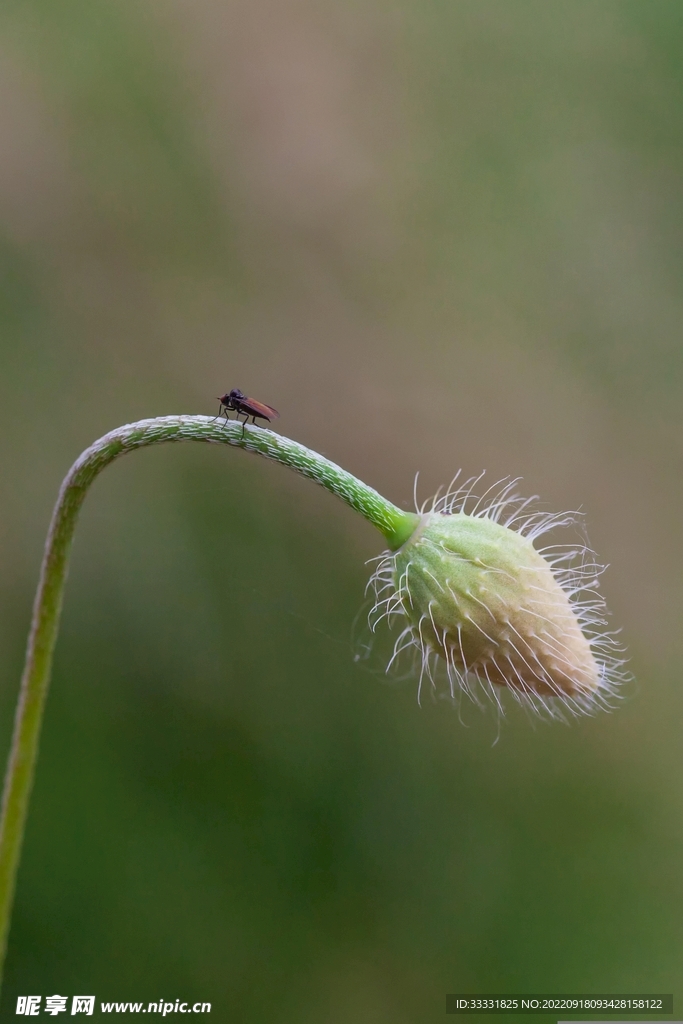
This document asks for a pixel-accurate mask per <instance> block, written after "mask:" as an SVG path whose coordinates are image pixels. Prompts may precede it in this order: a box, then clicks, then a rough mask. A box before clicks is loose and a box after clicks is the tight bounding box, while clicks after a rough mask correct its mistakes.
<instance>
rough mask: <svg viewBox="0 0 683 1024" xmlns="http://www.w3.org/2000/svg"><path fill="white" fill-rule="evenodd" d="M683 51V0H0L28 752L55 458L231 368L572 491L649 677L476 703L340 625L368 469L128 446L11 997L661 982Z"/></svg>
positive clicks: (291, 1003) (669, 903)
mask: <svg viewBox="0 0 683 1024" xmlns="http://www.w3.org/2000/svg"><path fill="white" fill-rule="evenodd" d="M682 48H683V9H682V7H681V4H680V2H679V0H647V2H643V0H601V2H600V3H595V2H594V0H567V2H564V3H550V4H549V3H547V0H516V2H515V3H511V2H510V0H457V2H456V3H453V2H452V0H422V2H420V3H418V2H417V0H395V2H393V3H384V2H382V0H373V2H372V3H359V2H357V0H337V2H335V3H332V2H331V0H329V2H328V0H231V2H227V0H116V2H114V3H112V2H111V0H64V2H61V3H54V2H52V0H5V2H4V3H3V5H2V11H1V12H0V266H1V271H0V365H1V372H0V459H1V460H2V471H1V473H0V487H1V489H2V496H1V511H0V613H1V616H2V623H3V626H2V630H1V631H0V679H1V680H2V683H1V688H0V738H1V739H2V741H3V749H4V748H5V746H6V744H7V742H8V739H9V731H10V725H11V717H12V713H13V707H14V702H15V698H16V692H17V684H18V677H19V674H20V669H21V663H22V658H23V648H24V643H25V636H26V631H27V628H28V622H29V615H30V606H31V602H32V597H33V591H34V587H35V583H36V579H37V573H38V567H39V562H40V557H41V550H42V544H43V540H44V536H45V531H46V527H47V523H48V519H49V515H50V511H51V507H52V504H53V502H54V499H55V496H56V492H57V489H58V486H59V483H60V480H61V478H62V477H63V475H64V473H65V472H66V470H67V469H68V467H69V465H70V463H71V462H72V460H73V459H74V458H75V457H76V456H77V454H78V453H79V452H80V451H81V450H82V449H83V448H84V447H85V446H86V445H87V444H88V443H90V442H91V441H92V440H94V439H95V438H96V437H98V436H99V435H100V434H102V433H104V432H105V431H106V430H108V429H110V428H112V427H114V426H117V425H119V424H121V423H124V422H127V421H130V420H134V419H138V418H142V417H147V416H152V415H156V414H165V413H179V412H187V413H191V412H203V413H212V412H213V411H215V408H216V405H217V403H216V402H215V401H214V396H215V395H217V394H220V393H221V392H222V391H223V390H225V389H228V388H230V387H233V386H237V387H241V388H242V389H243V390H245V391H247V392H248V393H250V394H253V395H255V396H256V397H258V398H261V399H262V400H264V401H266V402H269V403H271V404H272V405H274V406H276V407H277V408H278V409H280V410H281V412H282V418H281V420H280V421H279V424H278V427H279V428H280V429H282V431H283V432H285V433H287V434H289V435H290V436H292V437H295V438H297V439H298V440H301V441H303V442H304V443H306V444H309V445H310V446H312V447H313V448H316V449H318V450H319V451H322V452H324V453H325V454H326V455H328V456H329V457H331V458H333V459H335V460H336V461H338V462H340V463H341V464H342V465H343V466H345V467H346V468H348V469H350V470H352V471H354V472H356V473H357V474H358V475H360V476H361V477H362V478H363V479H365V480H366V481H368V482H369V483H371V484H373V485H374V486H376V487H377V488H378V489H379V490H381V491H382V492H383V493H385V494H386V495H387V496H388V497H390V498H391V499H393V500H394V501H396V502H397V503H399V504H402V505H405V506H406V507H409V506H410V505H411V504H412V488H413V479H414V475H415V473H416V472H417V471H418V470H419V471H420V474H421V475H420V483H419V491H420V494H421V496H422V497H426V496H427V495H428V494H429V493H430V492H431V491H433V490H434V489H435V488H436V487H437V486H438V484H440V483H443V482H446V481H448V480H449V479H450V478H451V476H452V475H453V474H454V472H455V471H456V470H457V469H458V468H459V467H462V469H463V471H464V472H465V474H466V475H470V474H473V473H479V472H480V471H481V470H482V469H486V470H487V480H489V479H490V480H494V479H496V478H497V477H502V476H505V475H507V474H512V475H515V476H516V475H520V476H522V477H523V478H524V484H523V489H524V490H525V492H527V493H538V494H540V495H542V499H543V503H544V504H543V507H545V508H552V509H563V508H578V507H580V508H582V509H583V510H584V511H585V513H586V522H587V527H588V531H589V535H590V538H591V541H592V543H593V545H594V547H595V548H596V549H597V551H598V552H599V554H600V556H601V558H602V559H603V560H605V561H607V562H609V563H611V568H610V569H609V570H608V573H607V575H606V577H605V579H604V589H605V592H606V595H607V599H608V602H609V604H610V606H611V608H612V610H613V613H614V622H615V624H617V625H620V626H622V627H623V631H624V632H623V636H624V639H625V641H626V642H627V644H628V647H629V651H630V654H631V659H632V661H631V667H632V669H633V672H634V674H635V676H636V678H637V684H636V685H634V686H633V687H632V688H631V689H630V690H629V693H628V695H627V700H626V701H625V702H624V704H623V706H622V707H621V708H620V709H619V710H618V711H617V712H616V713H614V714H612V715H601V716H599V717H597V718H595V719H590V720H585V721H580V722H576V723H574V724H572V725H571V727H569V728H567V727H565V726H563V725H537V726H534V725H533V724H531V723H529V722H528V721H527V720H526V718H525V717H524V716H522V715H514V714H513V715H511V717H510V719H509V720H508V721H506V722H505V723H504V724H503V726H502V728H501V729H500V737H499V738H498V742H497V743H494V741H495V740H496V738H497V736H498V726H497V723H496V720H495V716H493V715H491V714H489V715H481V714H479V713H478V712H476V713H475V712H474V711H471V712H468V713H467V714H464V715H463V718H464V724H461V723H460V722H459V720H458V716H457V714H456V713H454V712H453V710H452V709H450V708H449V707H448V706H446V705H444V703H443V702H436V703H432V702H431V701H429V700H425V701H423V706H422V708H421V709H420V708H418V706H417V703H416V685H415V681H414V680H411V679H408V680H405V681H403V682H400V683H399V682H396V681H391V680H387V679H385V677H384V676H383V674H382V672H381V659H382V657H383V656H384V655H383V651H382V650H381V649H379V650H377V651H376V652H375V655H373V658H374V660H373V658H371V659H370V660H369V661H368V662H362V661H354V649H353V643H352V640H351V634H352V624H353V620H354V618H355V617H356V614H357V612H358V610H359V609H360V608H361V606H362V603H363V588H364V585H365V581H366V576H367V569H366V567H365V566H364V561H365V559H367V558H370V557H372V556H373V555H375V554H377V553H379V551H380V550H381V548H382V543H381V537H380V536H379V534H376V533H375V532H374V531H373V530H372V528H371V527H370V526H368V525H367V524H365V523H364V522H363V521H362V520H360V518H359V517H357V516H355V515H354V514H353V513H351V512H350V510H348V509H347V508H346V507H345V506H343V505H342V504H341V503H339V502H337V501H336V500H335V499H334V498H332V497H331V496H330V495H328V494H326V493H324V492H322V491H319V490H317V489H316V488H315V487H314V486H313V485H311V484H310V483H308V482H305V481H301V480H299V479H297V478H295V477H294V476H293V475H292V474H288V473H287V472H286V471H285V470H282V469H280V468H279V467H275V466H273V465H270V464H266V463H262V462H259V461H257V460H255V459H249V458H248V457H247V456H246V455H244V454H243V453H240V452H236V451H232V450H229V449H221V450H214V449H213V448H211V449H209V448H205V447H203V446H199V445H197V446H186V447H183V446H170V447H168V448H165V449H156V450H150V451H145V452H142V453H139V454H136V455H135V457H134V458H131V459H129V460H123V461H122V462H121V463H118V464H116V465H115V466H113V467H112V468H111V469H109V470H107V472H106V474H104V476H103V477H102V478H101V479H100V480H99V481H98V482H97V484H96V486H95V487H94V489H93V492H92V494H91V495H90V496H89V498H88V501H87V503H86V506H85V509H84V512H83V516H82V522H81V525H80V529H79V532H78V535H77V541H76V545H75V550H74V555H73V563H72V570H71V576H70V581H69V586H68V592H67V600H66V606H65V613H64V619H63V630H62V634H61V637H60V641H59V646H58V651H57V656H56V666H55V675H54V680H53V688H52V691H51V694H50V699H49V705H48V713H47V718H46V723H45V729H44V735H43V742H42V750H41V757H40V762H39V767H38V775H37V781H36V787H35V792H34V798H33V804H32V808H31V815H30V821H29V826H28V832H27V839H26V846H25V853H24V858H23V863H22V866H21V873H20V878H19V886H18V894H17V903H16V911H15V915H14V922H13V928H12V934H11V940H10V953H9V959H8V965H7V974H6V984H5V988H4V991H3V1003H2V1013H3V1015H4V1016H3V1019H5V1018H6V1017H9V1016H12V1019H14V1018H13V1014H14V1005H15V1002H14V1001H15V999H16V996H17V994H22V993H23V994H27V993H42V994H43V995H48V994H52V993H54V992H59V993H61V994H67V995H73V994H79V993H94V994H96V995H97V997H98V999H117V1000H129V999H130V1000H137V999H140V1000H148V999H150V1000H151V999H157V998H164V999H173V1000H175V999H176V998H181V999H188V1000H208V1001H211V1002H212V1004H213V1016H212V1019H213V1020H217V1021H226V1022H227V1021H238V1020H239V1021H244V1022H251V1021H254V1022H256V1021H264V1020H271V1019H277V1020H278V1021H280V1022H281V1024H290V1022H291V1024H307V1022H316V1024H319V1022H325V1024H345V1022H348V1021H354V1022H358V1024H365V1022H368V1024H384V1022H391V1024H413V1022H422V1021H432V1020H438V1019H441V1018H442V1016H443V1013H444V1006H445V993H446V992H448V991H450V992H453V991H468V992H486V991H499V992H515V991H517V992H525V991H527V992H528V991H534V990H536V991H538V990H541V991H545V992H553V991H560V992H562V991H564V992H577V991H588V992H591V991H592V992H604V991H614V990H617V991H619V990H622V991H624V990H625V991H631V992H638V991H641V992H642V991H645V992H648V991H649V992H656V991H668V992H671V991H673V992H674V994H675V997H676V998H677V999H678V1000H679V1003H678V1004H677V1005H679V1006H680V999H681V998H683V968H682V967H681V964H682V963H683V913H682V912H681V909H682V899H683V872H682V870H681V864H682V862H683V772H682V771H681V768H682V764H681V722H682V720H683V689H682V687H681V667H680V666H681V654H682V653H683V652H682V636H683V630H682V629H681V615H682V612H683V580H682V574H681V565H682V562H683V558H682V554H683V552H682V537H681V527H680V522H681V516H680V509H681V497H682V495H681V490H682V479H683V477H682V474H681V459H682V455H683V450H682V449H683V446H682V439H683V432H682V427H683V422H682V421H683V411H682V410H683V403H682V401H681V399H682V398H683V344H682V339H681V325H682V320H683V289H682V286H681V280H682V271H683V244H682V241H681V240H682V238H683V233H682V229H683V187H682V186H683V121H682V119H681V109H682V107H683V61H682V59H681V53H682V52H683V49H682ZM380 648H381V642H380ZM679 1013H680V1010H679ZM641 1016H642V1015H641Z"/></svg>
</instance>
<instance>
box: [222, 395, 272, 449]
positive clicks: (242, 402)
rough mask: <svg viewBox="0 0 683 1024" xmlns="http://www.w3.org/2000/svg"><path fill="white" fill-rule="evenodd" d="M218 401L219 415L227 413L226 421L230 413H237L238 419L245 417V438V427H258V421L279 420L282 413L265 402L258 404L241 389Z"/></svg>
mask: <svg viewBox="0 0 683 1024" xmlns="http://www.w3.org/2000/svg"><path fill="white" fill-rule="evenodd" d="M218 401H219V402H220V403H221V404H220V406H219V408H218V415H219V416H220V415H221V413H225V418H226V420H229V419H230V417H229V416H228V412H231V411H234V412H236V413H237V419H239V418H240V416H242V415H243V416H244V420H243V422H242V437H244V427H245V426H246V424H247V423H248V422H249V419H250V418H251V422H252V423H253V424H254V426H256V420H257V419H259V420H268V422H270V421H271V420H276V419H279V417H280V413H279V412H278V411H277V409H273V407H272V405H266V404H265V402H257V401H256V399H255V398H249V397H248V396H247V395H245V394H244V392H243V391H240V389H239V388H233V389H232V391H228V392H227V393H226V394H225V395H221V396H220V398H219V399H218Z"/></svg>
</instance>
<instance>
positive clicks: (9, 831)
mask: <svg viewBox="0 0 683 1024" xmlns="http://www.w3.org/2000/svg"><path fill="white" fill-rule="evenodd" d="M167 441H206V442H208V443H209V444H229V445H232V446H234V447H236V448H243V449H245V451H248V452H255V453H256V454H257V455H263V456H264V457H265V458H267V459H273V461H275V462H280V463H282V465H284V466H289V467H290V468H291V469H294V470H296V471H297V472H299V473H301V474H302V475H303V476H306V477H308V478H309V479H311V480H315V481H316V483H319V484H321V486H323V487H326V488H327V489H328V490H329V491H332V493H333V494H336V495H337V496H338V497H340V498H342V499H343V500H344V501H346V502H347V504H349V505H350V506H351V507H352V508H354V509H355V510H356V511H357V512H360V513H361V514H362V515H364V516H365V518H366V519H368V520H369V521H370V522H371V523H372V524H373V525H374V526H376V527H377V528H378V529H379V530H381V532H382V533H383V534H384V536H385V538H386V540H387V543H388V544H389V547H390V548H392V549H393V550H396V549H397V548H399V547H400V546H401V545H402V544H403V543H404V541H406V540H407V539H408V538H409V537H410V535H411V534H412V532H413V530H414V529H415V527H416V525H417V523H418V517H417V516H415V515H413V514H412V513H408V512H403V511H402V510H401V509H399V508H397V507H396V506H395V505H392V503H391V502H389V501H387V500H386V499H385V498H383V497H382V496H381V495H380V494H378V493H377V491H375V490H373V489H372V488H371V487H368V486H367V485H366V484H364V483H362V482H361V481H360V480H358V479H357V478H356V477H354V476H352V475H351V474H350V473H347V472H346V471H345V470H343V469H341V467H340V466H337V465H335V464H334V463H333V462H330V461H329V460H328V459H325V458H323V456H322V455H318V454H317V453H316V452H314V451H311V450H310V449H309V448H306V447H304V445H302V444H298V443H297V442H296V441H290V440H289V439H288V438H286V437H282V436H281V435H279V434H275V433H273V432H272V431H270V430H264V429H262V428H260V427H248V426H247V427H243V426H242V424H241V423H237V422H236V421H234V420H232V421H229V422H226V421H224V420H220V421H219V420H216V419H210V418H209V417H208V416H162V417H160V418H158V419H151V420H140V421H139V422H138V423H129V424H127V425H126V426H123V427H118V428H117V429H116V430H112V431H111V432H110V433H109V434H105V436H104V437H102V438H100V440H99V441H96V442H95V443H94V444H93V445H91V446H90V448H88V449H86V451H84V452H83V454H82V455H81V456H80V458H79V459H78V460H77V461H76V462H75V463H74V465H73V466H72V467H71V469H70V470H69V473H68V474H67V476H66V478H65V480H64V482H63V484H62V487H61V490H60V492H59V497H58V499H57V504H56V505H55V509H54V512H53V514H52V522H51V523H50V530H49V533H48V537H47V542H46V545H45V555H44V558H43V564H42V568H41V573H40V582H39V584H38V590H37V592H36V598H35V602H34V606H33V619H32V622H31V630H30V633H29V638H28V645H27V650H26V664H25V667H24V673H23V676H22V680H21V689H20V693H19V702H18V705H17V711H16V715H15V721H14V733H13V736H12V746H11V751H10V756H9V761H8V765H7V772H6V775H5V785H4V791H3V802H2V818H1V820H0V979H1V976H2V966H3V964H4V960H5V952H6V948H7V935H8V931H9V921H10V914H11V909H12V900H13V896H14V888H15V882H16V874H17V868H18V864H19V857H20V853H21V844H22V839H23V835H24V826H25V823H26V813H27V809H28V802H29V797H30V794H31V786H32V782H33V774H34V768H35V762H36V757H37V754H38V741H39V738H40V727H41V722H42V718H43V710H44V707H45V698H46V696H47V689H48V685H49V682H50V670H51V667H52V653H53V650H54V646H55V641H56V638H57V631H58V628H59V616H60V610H61V606H62V597H63V593H64V584H65V581H66V575H67V569H68V560H69V551H70V549H71V542H72V540H73V535H74V530H75V527H76V521H77V519H78V513H79V511H80V508H81V505H82V504H83V500H84V498H85V495H86V493H87V491H88V488H89V487H90V484H91V483H92V482H93V480H94V479H95V477H96V476H97V474H98V473H99V472H100V471H101V470H103V469H104V467H105V466H108V465H109V463H110V462H113V461H114V459H116V458H118V457H119V455H124V454H125V453H126V452H131V451H134V450H135V449H136V448H145V447H147V446H148V445H152V444H162V443H165V442H167Z"/></svg>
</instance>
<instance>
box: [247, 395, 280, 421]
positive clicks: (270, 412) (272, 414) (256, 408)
mask: <svg viewBox="0 0 683 1024" xmlns="http://www.w3.org/2000/svg"><path fill="white" fill-rule="evenodd" d="M239 404H240V406H241V407H242V411H243V412H245V413H249V415H250V416H260V417H261V418H262V419H264V420H277V419H279V418H280V413H279V412H278V411H277V409H273V407H272V405H266V404H265V402H257V401H256V399H255V398H240V400H239Z"/></svg>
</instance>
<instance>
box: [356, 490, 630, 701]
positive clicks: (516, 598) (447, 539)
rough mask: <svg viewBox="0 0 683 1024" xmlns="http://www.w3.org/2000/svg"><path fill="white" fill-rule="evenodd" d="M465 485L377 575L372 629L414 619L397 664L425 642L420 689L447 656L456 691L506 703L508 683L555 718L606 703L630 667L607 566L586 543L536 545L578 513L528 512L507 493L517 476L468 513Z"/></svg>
mask: <svg viewBox="0 0 683 1024" xmlns="http://www.w3.org/2000/svg"><path fill="white" fill-rule="evenodd" d="M468 483H469V484H470V486H469V487H467V486H466V487H465V488H461V489H460V490H458V491H457V492H455V493H452V492H449V493H448V494H447V495H446V496H445V497H444V498H441V499H439V500H436V501H435V502H434V504H433V507H432V510H431V511H429V512H426V513H425V512H423V513H422V516H421V521H420V524H419V525H418V527H417V529H416V530H415V531H414V533H413V534H412V536H411V537H410V538H409V539H408V540H407V541H406V542H405V543H404V544H403V545H402V546H401V547H400V548H399V549H398V550H397V551H396V552H394V553H393V554H387V555H386V556H385V557H384V559H383V561H382V562H381V563H380V565H379V566H378V569H377V570H376V572H375V574H374V576H373V580H372V582H373V583H374V586H375V591H376V594H377V601H376V603H375V607H374V608H373V611H372V612H371V626H372V627H373V629H374V628H375V627H376V625H377V622H378V621H379V620H380V619H381V618H383V617H384V616H387V617H388V618H389V619H393V618H395V617H396V616H400V617H403V618H404V619H405V620H407V622H406V625H405V628H404V630H403V632H402V633H401V635H400V636H399V638H398V640H397V642H396V645H395V648H394V655H393V657H392V659H391V662H393V661H394V660H395V659H396V658H397V657H398V655H399V654H400V653H401V652H402V651H403V650H406V649H407V648H411V647H413V648H417V650H418V652H419V655H420V659H421V672H420V686H421V685H422V682H423V679H424V676H425V675H427V677H428V678H429V679H430V680H431V682H432V685H434V686H435V685H436V675H435V669H436V665H437V664H438V663H439V662H441V663H443V664H445V667H446V674H447V677H448V683H449V691H450V694H451V696H453V697H455V696H456V693H457V692H458V691H462V692H464V693H465V694H467V695H468V696H469V697H471V698H472V699H473V700H474V701H475V702H477V703H481V696H488V697H489V698H491V699H493V700H494V701H495V702H496V703H497V705H498V706H499V708H501V709H502V704H501V701H500V696H499V695H500V693H501V688H506V690H507V691H508V692H509V693H511V694H512V696H513V697H514V698H515V699H517V700H518V701H519V702H521V703H524V704H527V705H530V706H531V707H533V708H534V709H535V710H537V711H545V712H546V713H550V714H551V715H552V716H554V717H557V716H558V714H560V715H561V709H562V707H564V708H567V709H568V710H570V711H571V712H574V713H576V714H581V713H590V712H591V711H592V710H594V709H595V708H597V707H599V706H603V707H604V706H609V699H610V697H611V696H613V695H614V693H615V690H616V687H617V685H618V684H619V683H620V682H621V681H622V680H623V678H624V673H623V672H622V671H621V669H622V666H623V660H621V659H620V658H619V657H618V653H619V648H618V645H617V644H616V641H615V639H614V637H613V636H612V635H610V634H608V633H605V632H603V627H604V625H605V608H604V602H603V600H602V598H601V596H600V595H599V593H597V591H596V587H597V577H598V575H599V573H600V572H601V571H602V567H601V566H598V565H597V564H596V563H595V561H594V559H593V556H592V553H591V552H590V551H589V549H588V548H587V547H586V546H584V545H579V546H577V545H565V546H562V547H557V546H554V545H553V546H551V547H550V548H544V549H542V550H537V549H536V548H535V547H534V543H533V542H534V540H535V539H537V538H538V537H539V536H541V535H542V534H543V533H545V532H547V531H548V530H550V529H552V528H554V527H557V526H558V525H567V524H568V523H570V522H575V519H576V517H575V516H573V515H562V516H555V515H547V514H538V513H537V514H531V515H529V514H524V511H523V510H524V507H525V506H527V505H528V502H522V501H521V499H519V498H514V497H511V496H510V491H511V489H512V488H513V486H514V484H515V483H516V481H512V482H511V483H506V485H505V487H504V488H503V490H502V491H500V492H499V493H498V495H497V496H494V497H493V498H489V499H488V501H486V502H485V504H484V507H480V506H481V505H482V500H481V499H480V500H479V502H477V504H476V505H475V506H474V508H473V509H472V510H471V511H470V512H469V513H468V512H466V511H465V505H466V504H467V501H468V499H469V498H470V491H471V489H472V482H468ZM487 493H490V492H487ZM501 519H502V520H503V521H502V522H501V521H500V520H501ZM387 591H388V592H389V596H388V597H387V596H383V595H385V594H386V593H387ZM391 662H390V664H391Z"/></svg>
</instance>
